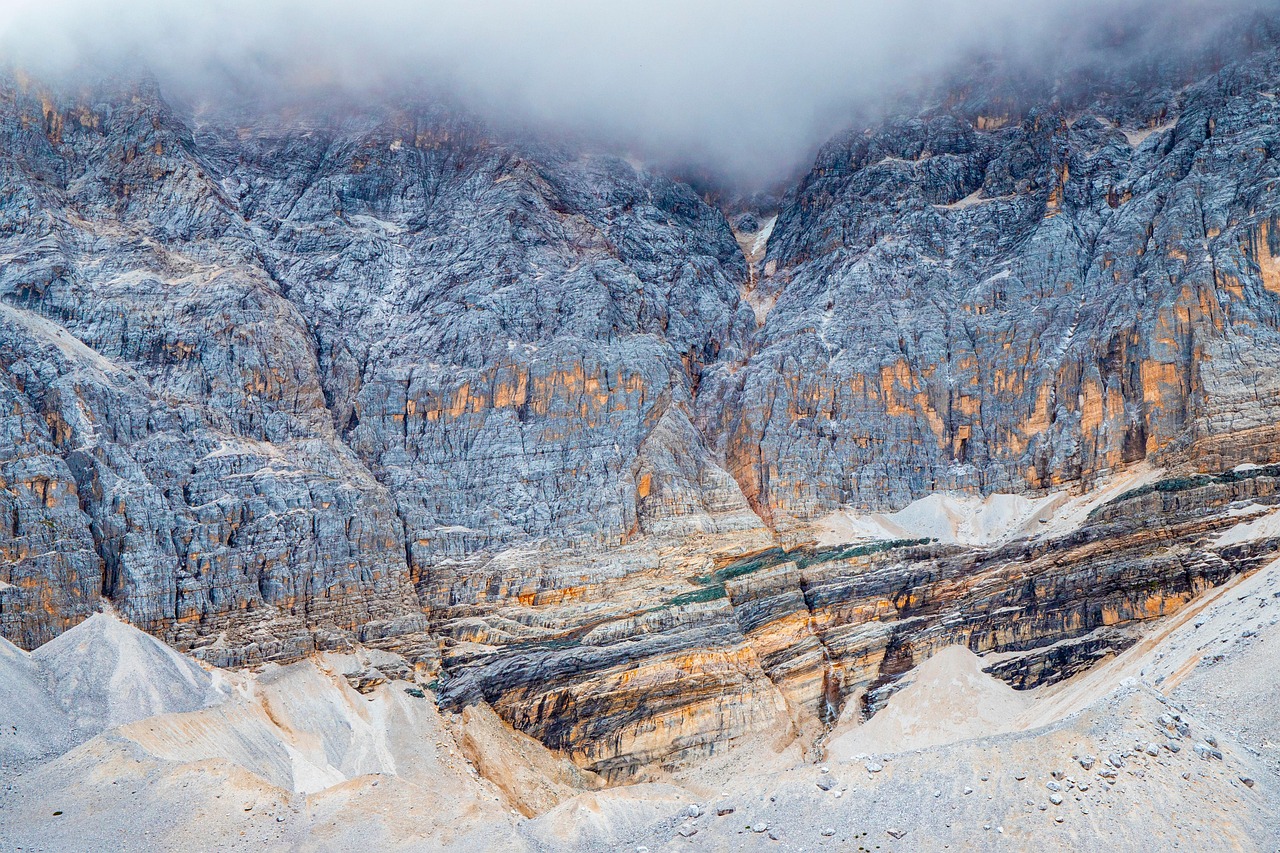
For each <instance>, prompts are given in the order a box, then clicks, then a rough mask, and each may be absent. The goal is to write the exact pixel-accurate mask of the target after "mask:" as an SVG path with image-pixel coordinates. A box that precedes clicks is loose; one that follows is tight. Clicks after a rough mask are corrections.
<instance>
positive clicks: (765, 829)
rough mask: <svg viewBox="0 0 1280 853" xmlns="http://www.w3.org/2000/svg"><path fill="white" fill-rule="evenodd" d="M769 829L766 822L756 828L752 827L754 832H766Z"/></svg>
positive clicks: (761, 822) (758, 824)
mask: <svg viewBox="0 0 1280 853" xmlns="http://www.w3.org/2000/svg"><path fill="white" fill-rule="evenodd" d="M768 829H769V824H767V823H765V822H764V821H760V823H757V824H756V825H755V826H753V827H751V831H752V832H765V831H767V830H768Z"/></svg>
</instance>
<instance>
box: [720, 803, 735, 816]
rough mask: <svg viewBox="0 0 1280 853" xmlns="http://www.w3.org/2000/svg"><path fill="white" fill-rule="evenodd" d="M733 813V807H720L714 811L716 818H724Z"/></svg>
mask: <svg viewBox="0 0 1280 853" xmlns="http://www.w3.org/2000/svg"><path fill="white" fill-rule="evenodd" d="M733 812H734V808H733V806H720V807H719V808H718V809H716V815H717V816H718V817H724V816H725V815H727V814H733Z"/></svg>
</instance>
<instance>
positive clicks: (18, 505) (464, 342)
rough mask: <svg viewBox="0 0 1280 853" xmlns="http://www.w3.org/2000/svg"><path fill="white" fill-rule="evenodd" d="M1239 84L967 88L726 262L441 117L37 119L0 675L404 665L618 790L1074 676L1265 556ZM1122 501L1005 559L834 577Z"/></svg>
mask: <svg viewBox="0 0 1280 853" xmlns="http://www.w3.org/2000/svg"><path fill="white" fill-rule="evenodd" d="M1216 55H1217V56H1219V57H1220V58H1222V59H1223V60H1224V61H1225V64H1222V63H1221V62H1219V63H1218V65H1220V66H1221V67H1218V69H1217V70H1216V71H1213V70H1212V69H1205V68H1202V67H1200V66H1197V67H1196V70H1195V71H1194V73H1193V72H1191V71H1188V70H1187V69H1186V68H1182V67H1166V65H1165V64H1160V65H1159V66H1158V67H1156V66H1153V68H1152V69H1149V70H1148V71H1146V72H1143V73H1144V74H1146V75H1147V78H1144V79H1142V80H1138V81H1128V82H1124V83H1123V85H1121V84H1120V83H1121V82H1122V81H1101V82H1096V81H1095V82H1094V83H1089V82H1088V81H1085V83H1084V84H1082V85H1081V86H1079V87H1075V88H1072V89H1070V90H1068V89H1066V88H1062V89H1053V88H1051V87H1050V88H1046V87H1040V88H1037V85H1038V84H1034V83H1025V84H1023V83H1018V84H1016V85H1015V84H1013V83H1010V82H1008V81H1001V80H999V79H982V80H974V81H969V82H967V83H964V84H962V85H959V86H958V87H956V89H955V90H954V91H953V92H951V93H950V94H949V95H948V96H947V97H945V98H941V99H939V100H938V101H937V103H935V104H933V105H931V106H927V107H925V108H923V109H920V110H914V109H913V110H912V111H911V112H910V114H906V115H901V116H898V117H895V118H890V119H888V120H886V121H885V122H884V123H882V124H880V125H877V126H875V127H871V128H867V129H865V130H864V129H863V128H861V127H858V128H855V129H854V130H852V131H851V132H849V133H847V134H845V135H843V136H841V137H839V138H837V139H835V140H833V141H831V142H830V143H829V144H828V145H827V146H826V147H825V148H824V149H823V150H822V152H821V153H820V154H819V156H818V158H817V162H816V163H815V165H814V168H813V169H812V170H811V172H810V173H809V174H808V175H806V176H805V177H804V178H803V180H802V181H801V182H800V183H799V185H798V186H796V187H795V188H794V189H793V190H792V191H791V192H789V193H788V194H787V195H786V196H785V198H783V199H782V200H781V203H780V211H779V212H778V214H777V218H776V220H774V219H773V218H772V216H771V215H770V216H764V215H763V214H765V213H769V214H772V210H770V211H754V212H753V211H747V212H746V213H747V215H744V216H735V222H737V223H738V224H739V225H740V229H739V232H738V233H736V234H735V231H734V230H733V229H732V228H731V227H730V225H729V223H728V222H727V221H726V219H725V216H724V214H723V213H722V212H721V211H720V210H718V209H716V208H715V207H713V206H712V205H711V204H710V203H708V201H707V199H705V198H703V197H700V196H699V195H698V194H697V193H696V192H695V191H694V190H693V189H692V188H691V187H690V186H689V185H687V184H685V183H682V182H679V181H676V180H672V179H669V178H667V177H663V176H660V175H655V174H651V173H648V172H646V171H644V170H643V169H641V168H639V167H637V166H635V165H633V164H632V163H631V162H629V161H627V160H624V159H621V158H618V157H612V156H605V155H602V154H598V153H593V152H591V151H587V150H581V149H578V148H575V147H573V146H571V145H567V144H550V143H547V142H545V141H540V140H537V139H533V138H529V137H522V138H516V137H515V136H513V135H508V134H503V133H499V132H497V131H495V130H493V129H490V128H486V127H483V126H481V125H480V124H479V123H478V122H476V121H474V120H472V119H470V118H468V117H466V116H463V115H460V114H458V113H457V112H456V111H452V110H449V109H445V108H443V107H440V106H431V105H425V106H424V105H412V106H405V107H397V108H394V109H393V108H390V107H378V106H367V107H361V108H359V109H354V108H353V109H337V108H335V109H334V110H332V111H331V112H328V113H326V112H322V111H311V112H306V111H301V112H296V113H290V114H271V113H267V112H261V111H260V112H257V113H247V112H241V111H238V110H232V109H213V108H200V109H198V110H185V109H179V108H177V107H175V106H172V105H170V104H169V103H168V102H167V101H166V100H165V98H164V97H163V96H162V94H161V93H160V92H159V91H158V90H157V88H156V86H155V85H153V84H149V83H143V84H138V85H125V84H121V83H118V82H106V83H102V84H101V85H98V86H96V87H93V86H90V87H87V88H85V89H83V90H77V91H75V92H70V91H58V90H56V89H53V88H50V87H47V86H44V85H42V84H41V83H39V82H37V81H33V80H30V79H28V78H26V77H24V76H23V75H21V74H13V75H11V76H10V77H7V78H5V79H4V80H3V81H0V366H2V367H3V371H2V372H0V633H2V634H3V636H5V637H7V638H10V639H12V640H13V641H15V642H17V643H18V644H20V645H22V646H24V647H28V648H29V647H33V646H36V645H38V644H40V643H41V642H44V641H46V640H48V639H50V638H52V637H54V636H55V635H57V634H59V633H60V632H62V631H64V630H66V629H67V628H68V627H70V626H71V625H73V624H75V623H77V622H79V621H81V620H82V619H84V618H85V617H86V616H87V615H88V614H90V613H92V612H93V611H94V610H95V609H97V608H98V607H99V606H100V605H101V604H102V602H103V601H104V600H105V601H107V602H110V603H111V604H112V605H113V606H114V607H115V608H116V609H117V611H118V612H119V613H120V614H121V615H122V616H124V617H125V618H127V619H128V620H129V621H130V622H132V623H134V624H136V625H138V626H140V627H142V628H145V629H146V630H148V631H151V632H153V633H155V634H156V635H158V636H160V637H162V638H164V639H165V640H167V641H168V642H170V643H172V644H174V645H176V646H178V647H180V648H182V649H190V650H193V651H194V652H195V654H196V655H197V656H201V657H204V658H206V659H208V660H211V661H213V662H216V663H219V664H223V665H237V664H247V663H257V662H260V661H263V660H292V659H296V658H299V657H301V656H304V655H306V654H308V653H310V652H312V651H313V650H316V649H334V648H345V647H348V646H350V645H352V644H354V643H364V644H366V645H373V646H378V647H380V648H383V649H387V650H393V651H396V652H399V653H402V654H404V655H405V656H407V657H408V658H409V659H410V660H411V661H412V662H413V663H415V664H417V665H419V667H420V668H421V669H423V670H425V672H424V673H423V674H424V675H425V676H426V677H428V678H430V677H433V676H434V675H435V674H436V671H437V670H438V671H439V677H440V681H441V684H440V686H441V691H440V695H441V696H442V697H443V698H444V700H445V701H446V702H449V703H452V704H454V705H463V706H465V705H466V704H467V703H468V702H471V701H472V700H475V699H483V700H484V701H485V702H487V703H488V704H489V705H491V706H492V707H493V708H494V709H495V710H496V711H497V713H499V714H500V715H501V716H502V717H503V718H504V719H506V720H507V721H508V722H511V723H513V724H514V725H515V726H516V727H517V728H519V729H520V730H522V731H524V732H527V733H529V734H531V735H533V736H535V737H537V738H539V739H540V740H542V741H543V742H545V743H547V744H548V745H550V746H553V747H555V748H556V749H561V750H564V751H565V752H566V753H568V754H570V755H572V756H573V757H574V759H575V760H576V761H577V762H578V763H579V764H581V765H582V766H584V767H587V768H590V769H592V770H595V771H598V772H600V773H601V774H603V775H605V776H606V777H608V778H610V779H622V778H628V777H631V776H633V775H635V774H637V773H640V772H642V771H643V770H644V769H645V768H646V767H651V766H661V765H663V764H669V763H673V762H678V761H681V760H685V759H688V758H693V757H697V756H704V755H707V754H710V753H714V752H716V751H718V750H721V749H723V748H724V747H725V746H726V745H727V744H730V743H732V742H733V741H735V740H737V739H739V738H745V737H761V736H764V737H776V738H782V739H786V738H788V737H792V736H794V735H795V734H797V733H800V734H803V735H805V736H806V737H807V736H808V735H811V734H814V733H817V732H819V731H821V729H822V727H823V725H824V724H826V723H829V722H830V721H831V720H833V719H835V717H836V716H837V715H839V714H840V712H841V709H842V708H844V707H847V706H849V704H850V703H851V702H860V703H862V707H864V708H866V709H868V710H873V709H874V708H875V707H877V706H878V703H879V702H881V701H882V699H883V697H884V696H885V695H886V694H887V691H889V690H892V689H893V688H894V685H895V683H896V682H895V679H896V677H897V676H898V675H899V674H900V673H902V672H903V671H905V670H906V669H907V668H909V667H910V666H912V665H913V663H915V662H918V661H919V660H921V659H922V658H923V657H926V656H928V655H929V654H930V653H932V651H934V650H936V649H937V648H940V647H942V646H944V645H946V644H950V643H957V642H958V643H963V644H966V645H968V646H969V647H970V648H971V649H973V650H974V651H977V652H990V653H993V656H992V657H991V658H990V665H991V668H992V671H994V672H997V673H999V674H1001V675H1002V676H1003V677H1005V678H1007V679H1009V680H1010V681H1011V682H1014V683H1016V684H1018V685H1019V686H1031V685H1034V684H1037V683H1042V682H1045V681H1052V680H1055V679H1059V678H1062V677H1066V676H1068V675H1070V674H1072V673H1073V672H1076V671H1079V670H1080V669H1082V668H1085V667H1087V666H1088V665H1089V664H1090V663H1091V662H1092V661H1093V660H1095V659H1097V658H1098V657H1100V656H1104V655H1106V654H1108V653H1109V652H1112V651H1115V650H1116V649H1118V648H1120V647H1122V646H1123V645H1124V644H1125V643H1127V642H1130V641H1131V640H1132V638H1133V636H1135V634H1136V628H1135V626H1137V625H1140V623H1142V622H1144V621H1147V620H1150V619H1153V618H1158V617H1160V616H1163V615H1166V614H1168V613H1171V612H1173V611H1174V610H1176V609H1178V608H1179V607H1181V606H1182V605H1183V604H1185V603H1186V602H1187V601H1188V600H1190V599H1191V598H1192V597H1194V596H1195V595H1197V594H1199V593H1200V592H1202V591H1203V590H1205V589H1207V588H1209V587H1211V586H1214V585H1217V584H1220V583H1222V582H1223V581H1224V580H1226V579H1227V578H1229V577H1231V576H1232V575H1233V574H1234V573H1237V572H1241V571H1250V570H1252V569H1253V568H1255V567H1257V566H1258V565H1259V564H1260V562H1261V561H1263V560H1265V559H1266V558H1267V555H1268V554H1270V553H1271V551H1273V550H1274V547H1275V542H1274V539H1273V538H1272V537H1270V536H1269V535H1262V534H1261V533H1260V534H1258V535H1256V536H1251V537H1246V538H1243V539H1241V538H1240V537H1239V536H1236V537H1234V538H1231V537H1228V539H1229V540H1230V541H1228V540H1225V539H1224V540H1222V541H1221V542H1220V541H1219V539H1218V538H1217V537H1219V536H1220V535H1221V534H1222V533H1223V531H1226V530H1229V529H1233V528H1234V526H1235V525H1236V524H1238V523H1239V522H1240V517H1241V515H1240V514H1241V513H1260V512H1264V511H1266V510H1267V509H1268V508H1269V507H1270V506H1272V504H1273V503H1274V494H1273V492H1274V483H1275V476H1276V475H1275V471H1274V470H1273V469H1271V468H1267V467H1264V468H1261V469H1248V470H1246V469H1239V470H1235V469H1237V467H1238V466H1239V465H1240V464H1241V463H1246V462H1249V463H1263V464H1265V463H1270V462H1274V461H1276V460H1277V459H1280V427H1278V426H1277V424H1280V371H1277V370H1276V369H1275V365H1276V364H1278V363H1280V331H1278V329H1280V199H1278V197H1277V192H1276V190H1277V186H1280V166H1278V165H1277V163H1278V162H1280V161H1277V158H1276V152H1277V150H1280V102H1277V100H1276V92H1277V91H1280V61H1278V60H1277V53H1276V50H1275V49H1274V47H1273V46H1271V45H1270V44H1269V43H1266V39H1265V38H1263V36H1260V35H1259V36H1256V37H1255V36H1251V39H1250V41H1249V42H1248V46H1247V48H1245V49H1242V48H1240V47H1239V45H1237V44H1232V45H1226V46H1224V47H1223V48H1222V50H1221V51H1219V52H1218V53H1217V54H1216ZM1174 65H1176V63H1174ZM1210 72H1212V73H1210ZM984 73H985V72H984ZM996 77H997V78H998V75H996ZM1148 78H1149V79H1148ZM1117 93H1119V94H1117ZM738 212H739V213H741V211H738ZM756 213H759V214H761V216H759V217H757V216H756V215H755V214H756ZM1140 463H1141V464H1142V465H1143V466H1144V467H1143V468H1142V469H1141V470H1143V471H1146V470H1155V469H1156V468H1163V469H1165V470H1166V471H1167V474H1166V475H1165V477H1164V479H1163V480H1160V482H1159V483H1158V484H1157V485H1155V486H1149V487H1144V488H1146V489H1147V490H1146V491H1140V492H1139V493H1136V494H1129V495H1124V496H1121V497H1119V498H1116V499H1115V500H1112V501H1110V502H1109V503H1106V504H1105V505H1104V506H1102V507H1101V508H1099V509H1097V510H1096V511H1095V513H1094V514H1093V515H1092V516H1091V517H1090V518H1088V519H1087V520H1086V519H1080V520H1078V523H1076V524H1074V525H1068V526H1066V527H1063V528H1062V529H1059V528H1058V527H1054V528H1053V530H1052V531H1050V530H1049V529H1046V530H1044V531H1031V532H1030V533H1027V534H1026V535H1025V536H1024V537H1023V538H1022V539H1020V540H1018V541H1015V542H1009V543H1004V544H999V545H994V546H990V547H965V546H959V545H948V544H941V543H938V542H930V541H899V542H894V543H884V542H881V543H872V544H866V543H860V544H856V545H851V546H848V547H840V548H834V549H832V548H824V549H819V548H816V547H815V546H813V545H812V542H813V541H814V540H815V539H816V535H815V532H814V525H813V522H815V521H816V520H818V519H819V518H821V517H822V516H825V515H827V514H828V513H831V512H834V511H837V510H841V511H847V510H851V509H867V510H887V509H897V508H900V507H903V506H906V505H908V504H909V503H910V502H912V501H913V500H914V499H916V498H919V497H921V496H924V495H926V494H929V493H930V492H933V491H937V490H944V489H956V490H966V491H970V492H975V493H986V494H990V493H994V492H1004V493H1015V494H1018V495H1031V496H1037V495H1042V494H1043V493H1044V492H1045V491H1046V490H1050V489H1071V490H1073V491H1074V493H1075V494H1076V495H1077V496H1080V495H1082V494H1087V493H1088V492H1089V490H1090V489H1092V488H1093V487H1095V486H1097V485H1099V484H1101V483H1104V482H1106V481H1108V478H1110V477H1112V476H1113V475H1117V474H1119V475H1122V476H1129V475H1131V474H1132V473H1133V470H1135V469H1134V466H1136V465H1138V464H1140ZM1025 532H1026V531H1024V533H1025ZM784 548H785V549H786V550H784Z"/></svg>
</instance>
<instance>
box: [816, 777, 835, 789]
mask: <svg viewBox="0 0 1280 853" xmlns="http://www.w3.org/2000/svg"><path fill="white" fill-rule="evenodd" d="M835 786H836V780H835V779H832V778H831V777H830V776H819V777H818V787H819V788H821V789H822V790H824V791H830V790H831V789H832V788H834V787H835Z"/></svg>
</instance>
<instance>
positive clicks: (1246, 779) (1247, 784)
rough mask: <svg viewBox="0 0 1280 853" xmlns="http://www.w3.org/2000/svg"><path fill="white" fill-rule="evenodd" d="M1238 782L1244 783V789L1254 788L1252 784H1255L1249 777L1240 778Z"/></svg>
mask: <svg viewBox="0 0 1280 853" xmlns="http://www.w3.org/2000/svg"><path fill="white" fill-rule="evenodd" d="M1240 781H1241V782H1243V783H1244V786H1245V787H1246V788H1252V787H1253V786H1254V784H1255V783H1254V781H1253V779H1251V778H1250V777H1248V776H1241V777H1240Z"/></svg>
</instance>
